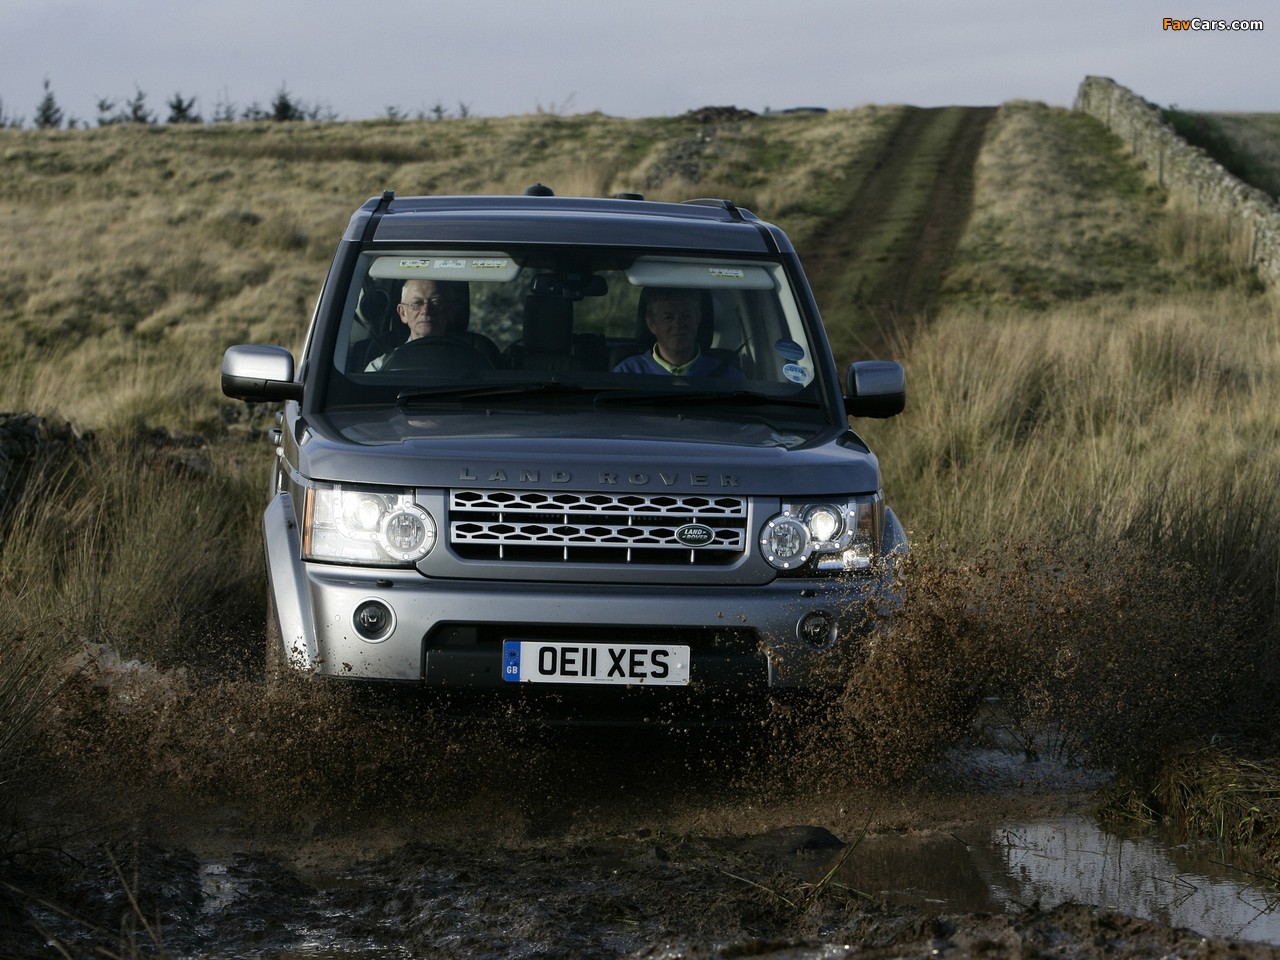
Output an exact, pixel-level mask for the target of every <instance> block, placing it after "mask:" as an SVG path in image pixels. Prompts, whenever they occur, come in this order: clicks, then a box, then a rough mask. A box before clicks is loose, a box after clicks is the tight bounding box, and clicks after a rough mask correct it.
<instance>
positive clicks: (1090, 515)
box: [0, 102, 1280, 779]
mask: <svg viewBox="0 0 1280 960" xmlns="http://www.w3.org/2000/svg"><path fill="white" fill-rule="evenodd" d="M1220 122H1221V129H1222V130H1223V131H1225V134H1226V136H1227V137H1228V138H1229V139H1230V141H1231V142H1233V143H1238V144H1242V145H1244V146H1242V147H1241V149H1242V150H1243V149H1247V150H1248V151H1249V152H1250V153H1251V154H1252V155H1257V156H1259V157H1261V158H1263V159H1262V161H1261V162H1262V164H1263V166H1264V167H1266V168H1268V169H1271V170H1272V172H1273V173H1274V171H1275V168H1276V164H1275V160H1274V154H1269V153H1267V151H1266V149H1264V148H1263V147H1260V146H1256V145H1255V144H1257V143H1261V142H1268V143H1274V139H1275V134H1274V130H1275V127H1274V125H1272V124H1271V118H1258V119H1253V120H1251V119H1250V118H1242V117H1233V118H1222V119H1221V121H1220ZM1260 131H1261V132H1260ZM1267 131H1270V132H1269V133H1268V132H1267ZM1255 135H1256V136H1260V137H1261V138H1262V139H1261V140H1255V139H1253V138H1254V137H1255ZM1268 158H1270V159H1268ZM537 181H541V182H543V183H547V184H550V185H552V186H553V187H554V188H555V189H556V191H557V192H558V193H561V194H594V195H601V194H610V193H615V192H620V191H638V192H642V193H644V194H646V195H647V196H650V197H653V198H657V199H676V200H678V199H684V198H687V197H692V196H727V197H730V198H732V199H734V200H736V201H737V202H738V203H740V204H741V205H743V206H746V207H748V208H750V209H752V210H754V211H755V212H756V213H758V214H759V215H760V216H762V217H764V218H765V219H768V220H771V221H774V222H776V223H778V224H779V225H780V226H782V227H783V228H784V229H786V230H787V231H788V232H789V233H790V234H791V236H792V238H793V240H794V241H795V242H796V244H797V246H798V247H799V248H800V251H801V254H802V257H804V259H805V260H806V262H808V263H809V264H810V265H811V268H812V274H813V281H814V285H815V288H816V290H817V292H818V296H819V303H820V305H821V306H822V307H823V310H824V319H825V321H826V323H827V326H828V329H829V331H830V333H831V336H832V340H833V342H834V343H835V345H836V347H837V351H838V353H839V355H840V357H841V358H842V359H843V360H846V361H847V360H851V359H854V358H856V357H858V356H863V355H867V354H868V353H870V352H875V353H879V354H882V355H892V356H895V357H897V358H899V359H902V360H903V361H904V362H905V363H906V365H907V368H908V376H909V381H910V399H909V404H908V409H907V412H906V413H905V414H904V415H903V416H902V417H899V418H897V419H896V420H892V421H888V422H884V423H875V424H869V425H861V424H860V425H858V429H859V430H860V431H861V430H864V428H865V435H866V436H867V437H868V439H869V440H870V442H871V443H872V445H873V447H874V448H875V449H876V450H877V452H878V453H879V454H880V457H881V462H882V466H883V469H884V473H885V487H886V492H887V494H888V496H889V497H890V499H891V501H892V502H893V503H894V504H895V506H896V507H897V508H898V510H899V512H900V514H901V515H902V516H903V517H904V518H905V520H906V522H907V524H908V526H909V528H910V530H911V533H912V537H913V539H914V541H915V543H916V554H917V558H918V567H917V569H916V570H915V572H914V573H913V574H912V575H913V576H915V577H916V578H917V581H916V582H917V586H916V587H915V588H914V589H913V592H912V595H913V598H914V601H915V602H914V603H913V605H912V607H911V609H910V612H909V615H908V616H907V617H906V618H904V622H903V623H902V624H901V625H900V627H899V628H897V633H896V636H897V640H896V641H895V643H896V644H897V645H896V646H888V647H886V648H885V651H884V653H883V656H886V657H890V658H891V659H890V660H889V661H886V662H885V663H880V664H877V665H876V666H877V667H878V669H877V670H875V671H873V672H872V673H870V674H866V675H863V676H862V677H860V678H859V679H857V680H856V681H855V682H853V683H852V684H851V688H850V698H849V702H848V704H847V717H848V719H849V721H850V722H851V724H852V725H853V728H854V729H858V730H861V731H862V734H863V738H862V740H861V744H862V747H863V749H864V751H865V756H866V757H867V758H868V759H867V761H866V762H867V763H869V764H873V765H874V764H879V765H880V769H881V771H882V772H883V771H884V770H892V771H899V772H900V771H905V770H908V769H910V768H911V767H912V765H913V764H915V763H918V762H920V761H921V760H922V759H925V758H927V756H928V754H929V752H930V750H931V749H933V748H935V747H937V746H938V745H939V744H942V743H945V742H947V741H948V738H954V737H956V736H958V735H960V734H959V731H961V730H962V729H964V728H965V726H966V724H967V722H968V720H969V719H970V718H971V711H970V712H966V711H969V710H970V705H971V703H972V697H973V695H974V692H975V691H979V690H989V689H997V690H999V691H1000V692H1001V693H1002V694H1003V696H1004V698H1005V699H1004V702H1005V710H1006V711H1007V718H1006V719H1007V722H1008V723H1009V725H1010V726H1011V727H1012V728H1013V729H1015V730H1017V731H1019V732H1020V733H1021V735H1024V736H1025V737H1026V738H1028V741H1029V746H1030V741H1031V740H1034V739H1035V738H1037V737H1044V736H1045V733H1044V731H1046V730H1049V729H1052V730H1055V731H1058V733H1055V734H1053V737H1054V738H1056V739H1054V740H1053V742H1051V743H1042V744H1040V748H1051V749H1058V750H1062V751H1066V752H1070V753H1072V754H1073V755H1074V756H1077V757H1078V758H1079V759H1082V760H1088V761H1091V762H1103V763H1112V764H1115V765H1117V766H1119V767H1121V768H1122V769H1131V770H1138V769H1144V768H1147V767H1149V766H1150V764H1151V763H1152V761H1153V759H1154V758H1157V757H1159V756H1161V755H1162V754H1163V753H1164V751H1166V750H1169V749H1172V748H1173V747H1175V746H1177V745H1182V744H1186V743H1195V742H1198V741H1199V740H1200V739H1201V738H1204V737H1207V736H1209V735H1210V734H1212V733H1216V732H1220V731H1221V730H1223V729H1226V728H1231V729H1234V730H1237V731H1239V732H1240V733H1241V734H1242V735H1243V734H1252V733H1257V732H1258V731H1264V730H1274V729H1275V720H1276V719H1277V717H1276V707H1275V704H1276V703H1277V702H1278V700H1277V698H1276V696H1275V692H1276V688H1277V683H1276V681H1277V677H1276V673H1275V670H1276V668H1275V664H1277V663H1280V658H1277V657H1276V656H1275V653H1276V646H1277V635H1276V621H1277V618H1276V614H1277V603H1278V601H1277V589H1276V588H1277V584H1278V583H1280V502H1278V501H1277V495H1276V493H1275V492H1274V487H1275V484H1274V478H1275V476H1276V475H1277V471H1278V470H1280V450H1278V449H1277V444H1276V443H1275V437H1276V413H1275V411H1276V410H1277V409H1280V340H1278V339H1277V337H1276V335H1275V331H1276V329H1277V320H1278V319H1280V318H1278V316H1277V304H1276V299H1275V296H1274V294H1270V293H1268V292H1266V291H1265V290H1264V289H1263V288H1262V287H1261V285H1260V284H1259V283H1258V281H1257V279H1256V277H1255V276H1254V275H1253V273H1252V271H1251V270H1250V269H1249V267H1248V266H1247V264H1246V263H1245V258H1244V251H1241V250H1239V249H1237V248H1236V247H1235V245H1234V244H1233V242H1232V241H1231V240H1230V239H1229V237H1230V236H1231V234H1230V232H1229V231H1228V230H1227V229H1226V227H1225V225H1223V224H1220V223H1216V222H1214V221H1213V220H1212V219H1207V218H1205V217H1203V216H1202V215H1200V214H1198V213H1196V212H1195V211H1188V210H1186V209H1184V208H1182V207H1179V206H1178V205H1176V204H1171V203H1170V202H1169V201H1168V198H1167V197H1165V196H1164V195H1163V194H1162V193H1161V192H1160V191H1159V190H1157V189H1156V188H1155V187H1153V186H1152V185H1151V182H1150V180H1149V179H1148V178H1147V177H1146V176H1145V174H1144V171H1142V170H1140V169H1138V168H1137V167H1136V166H1135V165H1134V164H1133V163H1132V162H1131V161H1130V160H1129V159H1128V157H1127V156H1126V154H1125V152H1124V150H1123V146H1122V144H1121V143H1120V142H1119V141H1118V140H1117V139H1116V138H1115V137H1113V136H1112V135H1110V134H1108V133H1107V132H1106V131H1105V130H1104V129H1103V128H1102V127H1101V126H1099V125H1098V124H1097V123H1096V122H1094V121H1093V120H1091V119H1089V118H1087V117H1085V116H1082V115H1077V114H1074V113H1071V112H1068V111H1065V110H1061V109H1055V108H1049V107H1046V106H1044V105H1042V104H1036V103H1026V102H1012V103H1007V104H1004V105H1002V106H1000V107H999V108H995V109H991V108H948V109H943V110H920V109H917V108H913V107H907V106H867V107H863V108H860V109H857V110H848V111H837V112H832V113H829V114H825V115H787V116H761V117H754V116H744V115H739V114H737V113H735V112H732V111H715V110H709V111H699V112H697V113H695V114H690V115H688V116H684V117H676V118H657V119H643V120H620V119H614V118H609V117H604V116H599V115H588V116H555V115H538V116H524V117H510V118H492V119H456V120H443V121H435V122H400V123H393V122H389V121H378V122H365V123H349V124H310V123H298V124H271V123H263V124H232V125H226V126H208V127H195V128H185V127H143V128H137V127H128V126H117V127H109V128H103V129H99V130H92V131H57V132H44V131H24V130H0V197H2V198H3V199H2V200H0V291H3V294H4V296H3V297H0V357H2V358H3V359H0V368H2V375H0V410H9V411H31V412H34V413H37V414H40V415H42V416H45V417H49V418H53V419H58V420H69V421H71V422H72V423H73V424H74V425H75V427H76V428H78V429H79V430H82V431H83V430H92V431H95V433H96V434H97V437H98V445H97V452H96V453H95V454H94V455H93V456H94V459H93V460H92V461H91V463H90V464H89V465H85V464H84V463H83V462H80V461H74V462H71V463H69V464H66V465H62V466H60V467H58V468H57V469H58V470H61V471H62V472H60V473H58V472H55V473H54V474H51V475H50V476H52V477H53V480H51V481H50V482H48V483H46V484H44V485H43V486H41V487H39V489H40V490H41V495H39V496H35V497H33V496H31V495H28V496H26V497H24V498H23V500H22V502H21V503H20V504H19V505H18V506H17V507H16V508H14V509H16V513H15V512H14V510H13V509H11V511H10V512H11V516H10V517H9V520H8V529H7V531H6V538H5V540H4V543H3V547H2V557H0V561H2V562H0V609H3V610H4V611H6V612H5V613H4V614H3V615H2V617H7V620H6V619H3V618H2V617H0V629H3V630H4V633H5V635H7V636H9V637H11V638H13V642H12V643H10V644H9V645H8V647H7V650H8V652H7V653H5V654H3V655H0V712H3V711H5V710H6V709H9V710H16V709H18V707H19V706H21V705H22V704H31V703H34V702H36V701H34V700H33V699H32V698H31V697H30V696H29V695H28V694H27V693H24V692H23V690H24V689H25V688H19V687H16V686H14V685H13V684H9V685H8V686H5V681H4V679H3V678H4V677H5V676H8V677H14V676H24V677H29V676H30V675H31V670H32V667H31V664H32V663H43V664H46V665H47V664H56V663H57V661H56V659H54V658H50V657H48V656H47V655H46V653H47V650H48V649H50V645H52V646H53V647H58V646H59V645H71V646H73V647H74V646H75V645H78V644H83V643H84V642H86V641H89V640H92V641H100V642H104V643H108V644H110V645H112V646H113V647H114V648H116V649H118V650H119V651H120V652H121V653H122V654H125V655H130V656H139V657H142V658H144V659H146V660H147V661H150V662H155V663H161V664H169V665H173V664H184V665H188V666H191V667H193V668H194V669H197V670H200V671H206V672H210V673H212V675H214V676H221V677H225V671H226V670H227V669H228V668H227V667H226V666H225V664H223V665H221V666H219V665H218V663H219V662H221V661H220V660H219V658H221V657H224V656H226V655H227V654H231V656H232V657H233V658H240V659H241V660H243V662H244V663H248V662H249V661H250V658H251V655H250V653H249V652H248V651H253V650H257V649H259V648H260V643H259V642H258V639H257V636H256V631H258V630H259V629H260V628H259V627H258V624H260V623H261V622H262V599H261V597H262V583H263V571H262V568H261V560H260V558H259V556H258V546H257V537H258V529H257V522H256V519H255V512H256V511H257V510H259V509H260V501H261V494H262V490H263V489H264V486H263V484H264V476H265V462H266V459H267V458H268V457H269V449H268V448H267V447H266V446H265V445H262V444H261V443H260V442H251V441H250V440H248V439H246V436H251V432H246V430H245V429H244V425H243V423H242V422H241V420H240V418H241V417H242V416H243V414H244V408H243V406H242V405H237V404H234V403H232V402H231V401H227V400H225V399H224V398H222V396H221V394H220V393H219V391H218V387H217V371H218V365H219V361H220V357H221V353H222V351H223V349H224V348H225V347H226V346H227V345H229V344H232V343H238V342H276V343H283V344H285V345H288V346H294V347H296V346H297V345H298V343H299V341H300V338H301V336H302V334H303V332H304V329H305V325H306V322H307V319H308V316H309V312H310V309H311V305H312V303H313V301H314V298H315V296H316V295H317V293H318V288H319V283H320V282H321V280H322V279H323V276H324V272H325V269H326V266H327V262H328V258H329V257H330V255H331V253H332V249H333V245H334V243H335V241H336V238H337V236H338V235H339V233H340V232H341V230H342V229H343V227H344V225H345V223H346V221H347V218H348V217H349V216H350V214H351V212H352V210H353V209H354V208H355V207H356V206H357V205H358V204H359V203H361V202H362V201H363V200H364V199H366V198H367V197H369V196H372V195H376V194H378V193H380V192H381V191H382V190H383V189H385V188H392V189H395V190H396V191H397V192H399V193H402V194H408V193H417V192H428V193H472V192H481V193H492V192H519V191H521V190H523V188H524V187H525V186H526V185H528V184H530V183H533V182H537ZM179 432H180V433H181V434H182V436H177V435H176V433H179ZM19 640H21V641H22V642H19ZM24 657H32V658H35V659H34V660H32V659H22V658H24ZM41 658H43V659H41ZM235 669H237V670H244V671H247V672H249V673H251V669H250V668H248V667H244V666H241V667H237V668H235ZM220 671H223V672H221V673H220ZM5 691H8V693H6V692H5ZM15 691H16V692H15ZM6 696H9V698H10V700H9V704H10V705H9V707H6V706H5V697H6ZM11 715H13V714H11ZM30 715H31V716H32V717H34V718H35V719H38V717H39V711H35V712H34V713H31V714H30ZM1048 721H1053V723H1052V724H1050V723H1047V722H1048ZM18 726H19V725H17V724H15V725H14V726H13V727H12V728H13V729H17V727H18ZM131 729H132V731H133V735H134V736H139V737H143V738H144V739H145V738H146V737H147V736H148V735H149V733H148V728H147V727H146V725H145V724H139V725H138V726H137V727H135V728H131ZM895 730H896V731H899V733H898V734H894V733H893V731H895ZM904 730H905V731H909V733H910V736H909V737H906V738H905V739H902V738H901V731H904ZM1062 731H1066V732H1062ZM895 737H899V739H895ZM55 739H56V738H55ZM906 740H909V741H910V743H907V742H906ZM3 747H4V741H3V740H2V739H0V748H3ZM157 749H158V748H157ZM142 756H143V759H142V760H140V761H139V762H140V763H142V764H143V768H142V769H140V770H135V771H133V775H135V776H139V777H143V778H145V777H148V776H162V774H161V773H159V772H158V770H159V768H156V769H151V768H150V767H147V766H146V764H147V763H148V762H149V761H147V760H146V759H145V757H146V756H147V754H146V751H143V752H142ZM181 763H182V760H181V758H174V757H168V758H167V759H166V760H165V764H168V765H170V766H171V765H173V764H178V765H179V766H181ZM166 769H169V768H168V767H166ZM0 779H2V776H0Z"/></svg>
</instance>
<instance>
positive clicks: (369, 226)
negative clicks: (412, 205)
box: [360, 190, 396, 243]
mask: <svg viewBox="0 0 1280 960" xmlns="http://www.w3.org/2000/svg"><path fill="white" fill-rule="evenodd" d="M395 198H396V192H395V191H394V190H383V191H382V196H381V197H379V198H378V202H377V203H376V204H375V205H374V208H373V212H372V213H370V214H369V221H368V222H367V223H366V224H365V225H364V235H363V236H362V237H361V238H360V242H361V243H368V242H369V241H370V240H372V239H373V234H374V231H375V230H377V229H378V221H379V220H381V219H382V215H383V214H384V213H386V212H387V208H388V207H390V206H391V201H392V200H394V199H395ZM365 206H368V204H365Z"/></svg>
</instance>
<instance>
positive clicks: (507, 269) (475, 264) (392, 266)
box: [369, 253, 520, 283]
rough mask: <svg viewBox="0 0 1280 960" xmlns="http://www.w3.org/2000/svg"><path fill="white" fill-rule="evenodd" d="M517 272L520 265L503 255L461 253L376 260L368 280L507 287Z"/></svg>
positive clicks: (392, 257)
mask: <svg viewBox="0 0 1280 960" xmlns="http://www.w3.org/2000/svg"><path fill="white" fill-rule="evenodd" d="M519 272H520V265H519V264H517V263H516V262H515V261H514V260H512V259H511V258H510V257H509V256H507V255H506V254H504V253H491V254H486V255H485V256H482V257H478V256H475V255H474V254H465V253H459V254H452V253H440V254H432V255H431V256H429V257H411V256H389V257H378V259H376V260H374V261H373V264H372V265H371V266H370V268H369V276H371V277H374V278H375V279H378V280H466V281H470V282H480V283H508V282H510V281H511V280H514V279H515V277H516V274H517V273H519Z"/></svg>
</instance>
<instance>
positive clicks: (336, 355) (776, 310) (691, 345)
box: [324, 248, 825, 420]
mask: <svg viewBox="0 0 1280 960" xmlns="http://www.w3.org/2000/svg"><path fill="white" fill-rule="evenodd" d="M333 344H334V345H333V351H332V359H331V363H332V369H331V370H330V376H328V377H327V378H326V381H327V389H326V391H325V398H324V406H325V407H326V408H328V409H333V408H348V407H353V406H363V405H367V404H379V405H380V404H388V403H397V404H402V405H404V404H416V405H420V404H431V403H444V402H467V401H477V402H485V403H496V402H501V401H502V399H503V398H513V399H514V398H518V399H519V402H537V403H546V404H548V405H553V404H566V403H568V404H572V403H574V402H582V403H586V402H589V403H591V404H593V405H595V406H597V407H600V406H603V405H605V404H607V408H608V409H616V406H617V405H620V404H628V403H634V404H637V405H644V404H653V405H654V406H655V407H659V408H662V407H667V406H673V407H674V406H676V404H672V403H669V401H673V400H677V399H679V398H680V397H682V396H687V397H688V398H689V399H690V400H696V402H697V403H698V404H700V405H702V404H709V405H711V406H715V405H716V401H717V400H719V399H723V401H724V403H723V407H724V408H726V409H732V408H736V407H741V406H742V405H744V404H776V405H778V406H780V407H785V408H787V409H788V410H789V411H792V412H791V413H790V414H789V415H790V416H794V417H800V418H801V419H811V420H824V419H825V415H824V414H823V413H822V394H821V391H820V390H819V389H818V385H817V383H816V378H817V377H818V376H819V374H820V372H821V371H819V370H818V369H817V367H816V365H815V361H814V350H813V347H812V342H811V338H810V336H809V334H808V332H807V329H806V325H805V323H804V321H803V319H802V317H801V314H800V311H799V308H798V307H797V305H796V302H795V299H794V297H793V296H792V292H791V288H790V285H789V283H788V281H787V277H786V273H785V270H784V269H783V266H782V265H781V264H780V263H776V262H772V261H761V260H750V259H722V258H714V257H685V256H673V255H662V256H654V255H649V254H644V255H636V254H634V253H631V254H628V253H626V252H622V251H600V250H589V251H584V250H582V249H579V248H556V249H552V250H546V249H539V250H537V251H533V252H528V251H525V252H522V251H520V250H518V249H515V250H510V251H504V252H495V251H491V250H465V249H459V250H446V251H439V250H432V251H423V250H408V249H406V250H402V251H386V250H378V251H373V252H367V253H365V254H363V255H362V256H361V258H360V260H359V263H358V265H357V268H356V273H355V276H354V278H353V281H352V284H351V288H350V292H349V295H348V297H347V302H346V305H345V308H344V312H343V317H342V320H341V323H340V325H339V328H338V330H337V332H336V337H335V338H334V340H333ZM806 410H807V411H810V412H804V411H806Z"/></svg>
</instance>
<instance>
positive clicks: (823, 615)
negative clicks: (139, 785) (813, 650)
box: [796, 610, 836, 647]
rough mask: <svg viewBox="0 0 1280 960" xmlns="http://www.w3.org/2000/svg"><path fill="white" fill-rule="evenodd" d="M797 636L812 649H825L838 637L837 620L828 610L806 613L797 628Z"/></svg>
mask: <svg viewBox="0 0 1280 960" xmlns="http://www.w3.org/2000/svg"><path fill="white" fill-rule="evenodd" d="M796 635H797V636H798V637H799V638H800V639H801V640H803V641H804V642H805V643H807V644H809V646H811V647H825V646H826V645H827V644H828V643H830V642H831V641H832V640H833V639H834V638H835V635H836V618H835V617H834V616H832V615H831V614H830V613H828V612H827V611H826V610H815V611H813V613H806V614H805V615H804V616H803V617H802V618H801V620H800V623H799V624H798V625H797V627H796Z"/></svg>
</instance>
